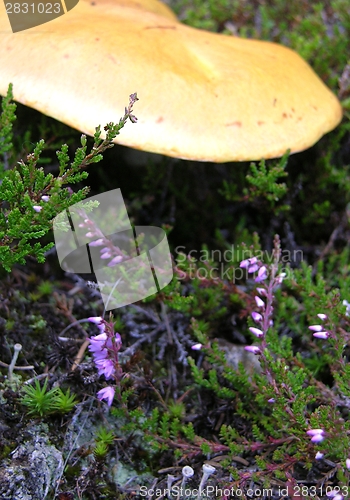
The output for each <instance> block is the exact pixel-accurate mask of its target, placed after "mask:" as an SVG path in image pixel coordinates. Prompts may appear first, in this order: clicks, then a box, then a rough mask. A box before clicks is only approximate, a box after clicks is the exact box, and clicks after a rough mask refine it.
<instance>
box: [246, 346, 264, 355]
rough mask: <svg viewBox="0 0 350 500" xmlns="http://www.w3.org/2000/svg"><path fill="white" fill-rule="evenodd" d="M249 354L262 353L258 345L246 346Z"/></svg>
mask: <svg viewBox="0 0 350 500" xmlns="http://www.w3.org/2000/svg"><path fill="white" fill-rule="evenodd" d="M244 349H245V350H246V351H248V352H252V353H253V354H261V351H260V349H259V347H258V346H256V345H246V346H245V348H244Z"/></svg>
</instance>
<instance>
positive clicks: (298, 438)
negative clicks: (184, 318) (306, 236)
mask: <svg viewBox="0 0 350 500" xmlns="http://www.w3.org/2000/svg"><path fill="white" fill-rule="evenodd" d="M280 252H281V249H280V243H279V239H278V238H277V237H276V238H275V243H274V251H273V261H272V262H271V263H269V264H268V263H263V262H262V261H260V260H259V259H258V258H256V257H251V258H249V259H245V260H244V261H242V262H241V267H242V268H243V269H245V270H246V271H247V273H248V275H250V274H252V273H255V278H254V281H253V283H255V286H254V287H253V288H252V293H253V294H254V300H250V301H249V302H248V304H247V305H248V310H247V312H249V315H250V318H249V319H248V325H249V327H248V331H249V333H250V335H251V336H252V337H253V340H254V342H253V344H252V345H247V346H246V347H245V349H246V350H247V351H249V352H250V353H251V355H252V356H254V355H255V356H258V357H259V361H260V365H261V369H262V371H261V373H255V374H254V375H253V376H249V375H248V374H247V372H246V370H245V369H244V367H243V365H242V364H241V365H240V367H239V369H238V370H235V369H233V368H232V366H230V365H229V364H228V362H227V360H226V359H225V356H224V354H223V352H222V351H221V350H220V348H219V346H218V344H217V343H216V342H210V341H209V339H208V338H207V336H206V335H205V333H204V332H203V331H202V329H201V328H200V325H199V324H198V323H197V322H195V321H194V322H193V331H194V333H195V334H196V337H197V339H198V340H199V341H200V343H201V345H202V348H201V352H203V353H205V356H206V359H207V361H208V362H209V363H210V365H209V368H207V369H204V368H198V366H197V365H196V363H195V360H194V359H191V358H189V362H190V365H191V368H192V373H193V376H194V379H195V381H196V383H197V384H198V385H199V386H201V387H203V388H205V389H206V390H209V391H213V393H215V394H216V395H217V396H218V397H220V398H223V399H225V400H228V401H230V400H231V401H232V403H233V405H234V410H235V414H236V415H239V416H240V417H241V418H242V419H244V420H246V421H248V422H250V424H249V425H250V429H251V430H250V434H251V437H250V438H249V437H248V435H247V432H245V434H244V435H241V434H240V433H239V431H238V430H237V428H234V427H233V426H231V425H223V426H222V427H221V431H220V434H221V439H222V442H223V443H224V444H225V445H227V446H228V447H229V449H230V451H231V453H233V454H240V453H243V452H244V451H248V450H250V451H252V452H253V453H254V454H255V460H256V463H257V464H258V465H259V468H260V471H259V472H257V473H255V474H253V476H254V478H255V480H258V481H262V480H264V479H265V480H266V479H267V478H270V479H271V478H272V477H273V475H274V476H275V477H276V478H280V479H281V478H283V479H285V480H286V479H288V477H289V472H288V471H293V469H294V466H295V464H296V463H297V462H299V461H301V462H303V463H304V466H305V467H306V468H307V469H310V468H311V467H312V465H313V463H314V462H315V460H321V459H323V457H325V458H327V460H333V461H334V462H335V464H337V465H335V467H336V471H337V475H338V481H339V485H340V486H341V487H344V488H345V487H348V482H347V479H346V477H347V473H346V471H347V464H348V462H347V460H348V458H349V456H348V453H349V445H350V443H349V422H348V421H347V420H346V418H344V417H345V414H346V404H347V403H346V401H347V399H348V397H349V390H348V387H349V382H350V371H349V364H348V362H347V360H346V357H345V356H344V349H346V345H347V343H348V340H349V334H348V333H347V331H346V329H345V328H346V324H348V319H347V317H346V315H345V316H344V307H347V305H346V304H342V303H340V297H339V294H338V291H337V290H331V291H330V292H327V290H325V286H324V283H322V284H321V285H320V283H316V284H315V283H312V282H313V279H312V278H311V270H309V271H310V273H309V276H308V278H307V277H306V279H304V282H303V286H304V288H305V291H306V290H308V298H309V304H308V305H307V315H306V319H307V320H308V322H309V324H308V325H307V324H305V323H303V321H301V325H303V324H304V328H299V329H298V330H297V331H296V332H295V333H294V332H293V333H294V338H293V336H292V331H291V330H289V329H288V320H287V321H286V318H287V317H288V316H287V315H286V303H285V302H286V301H285V300H284V296H282V295H281V293H282V292H281V288H282V286H286V287H290V288H292V289H294V293H295V291H296V290H297V289H298V285H297V283H296V279H295V274H296V275H298V278H297V279H298V282H299V283H300V282H301V280H300V275H301V272H302V271H301V270H300V271H295V272H293V271H292V270H291V269H290V268H287V269H284V270H283V269H282V266H281V264H280V262H279V261H280V255H281V253H280ZM307 271H308V269H307V268H306V269H305V267H304V273H306V274H307ZM304 278H305V274H304ZM316 280H320V277H318V278H317V279H316ZM248 282H250V279H248ZM312 289H314V290H315V289H318V293H317V294H316V293H314V294H311V293H310V292H311V290H312ZM299 292H300V290H299ZM302 294H304V291H302ZM284 295H285V294H284ZM305 295H306V294H305ZM282 297H283V298H282ZM289 299H290V301H289V304H291V301H293V300H294V299H293V298H291V297H289ZM287 303H288V300H287ZM295 305H296V304H295V303H294V307H295ZM299 309H300V312H301V316H303V313H304V311H303V306H302V304H300V303H299ZM294 314H295V309H294ZM276 317H277V318H278V320H277V321H275V318H276ZM282 318H284V321H283V319H282ZM298 319H299V320H300V318H298ZM344 320H345V321H344ZM282 321H283V323H284V324H283V329H284V332H285V333H284V334H283V335H280V334H279V332H278V330H280V329H281V323H282ZM310 323H312V324H310ZM310 337H311V338H310ZM298 343H299V345H298ZM293 344H294V345H293ZM300 344H302V347H300ZM307 348H308V349H309V350H310V353H308V352H307V350H306V349H307ZM313 351H315V354H314V356H316V357H317V358H318V362H319V365H320V366H323V367H325V366H326V367H327V369H328V371H329V372H330V373H331V375H332V378H333V383H334V385H333V388H331V387H330V386H329V385H328V383H327V379H325V378H324V376H323V375H324V370H323V371H322V370H321V371H320V372H317V371H315V370H314V366H315V363H313V364H312V363H311V359H312V356H313V354H312V352H313ZM304 356H305V357H306V359H305V357H304ZM309 356H310V357H309ZM210 366H211V367H210ZM263 450H265V452H264V458H262V456H261V454H260V453H261V452H262V451H263ZM269 450H270V451H269ZM232 472H234V477H235V478H236V479H237V480H239V481H240V482H242V480H243V476H244V478H245V479H244V480H246V479H247V476H246V471H245V472H244V473H243V476H241V475H240V473H239V471H237V470H235V469H232Z"/></svg>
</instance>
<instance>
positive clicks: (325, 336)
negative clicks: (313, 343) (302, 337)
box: [313, 332, 329, 340]
mask: <svg viewBox="0 0 350 500" xmlns="http://www.w3.org/2000/svg"><path fill="white" fill-rule="evenodd" d="M313 337H316V338H317V339H322V340H327V339H328V337H329V333H328V332H316V333H314V334H313Z"/></svg>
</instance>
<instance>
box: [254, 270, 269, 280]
mask: <svg viewBox="0 0 350 500" xmlns="http://www.w3.org/2000/svg"><path fill="white" fill-rule="evenodd" d="M266 278H267V269H266V267H265V266H262V267H261V268H260V269H259V271H258V275H257V277H256V278H255V280H254V281H255V283H261V282H262V281H264V280H266Z"/></svg>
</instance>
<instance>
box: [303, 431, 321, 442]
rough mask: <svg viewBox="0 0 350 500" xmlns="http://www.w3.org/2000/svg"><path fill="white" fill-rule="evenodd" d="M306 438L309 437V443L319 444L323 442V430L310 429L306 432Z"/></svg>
mask: <svg viewBox="0 0 350 500" xmlns="http://www.w3.org/2000/svg"><path fill="white" fill-rule="evenodd" d="M306 434H307V435H308V436H311V441H312V442H313V443H321V441H323V440H324V437H325V436H324V434H325V432H324V430H323V429H311V430H309V431H307V432H306Z"/></svg>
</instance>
